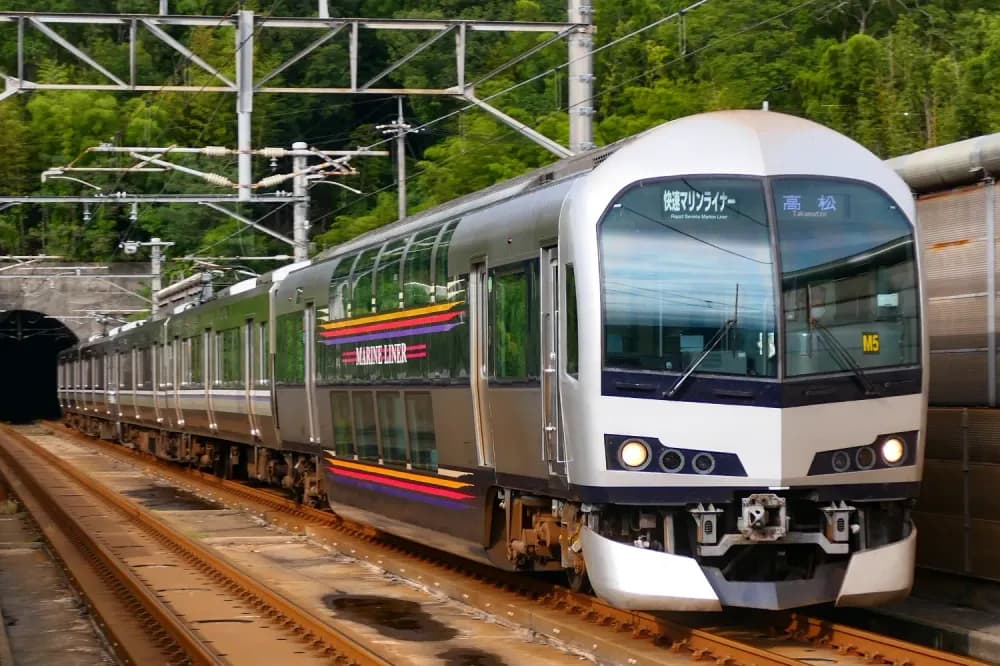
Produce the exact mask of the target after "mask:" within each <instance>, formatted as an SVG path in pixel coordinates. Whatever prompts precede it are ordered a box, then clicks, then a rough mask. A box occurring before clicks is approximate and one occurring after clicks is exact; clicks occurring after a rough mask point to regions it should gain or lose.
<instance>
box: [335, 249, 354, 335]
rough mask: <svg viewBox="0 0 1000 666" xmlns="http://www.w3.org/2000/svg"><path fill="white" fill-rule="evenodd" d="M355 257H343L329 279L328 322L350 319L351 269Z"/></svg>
mask: <svg viewBox="0 0 1000 666" xmlns="http://www.w3.org/2000/svg"><path fill="white" fill-rule="evenodd" d="M355 259H357V257H356V256H350V257H343V258H342V259H341V260H340V263H338V264H337V268H336V269H335V270H334V271H333V276H331V277H330V313H329V316H330V321H337V320H338V319H345V318H347V317H350V316H351V315H350V309H351V267H352V266H353V265H354V261H355Z"/></svg>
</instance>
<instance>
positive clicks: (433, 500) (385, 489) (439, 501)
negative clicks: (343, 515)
mask: <svg viewBox="0 0 1000 666" xmlns="http://www.w3.org/2000/svg"><path fill="white" fill-rule="evenodd" d="M326 474H327V483H329V484H333V485H334V490H333V493H331V495H332V500H333V501H334V502H339V501H340V498H339V497H338V495H339V493H337V490H336V487H337V486H354V487H355V488H364V489H365V490H370V491H372V492H376V493H380V494H388V495H394V496H396V497H399V498H401V499H405V500H407V501H409V502H412V501H414V500H416V501H418V502H423V503H425V504H433V505H434V506H439V507H442V508H444V509H454V510H457V511H465V510H468V509H471V508H473V507H472V506H471V505H469V504H466V503H463V502H456V501H454V500H450V499H447V498H444V497H432V496H430V495H424V494H423V493H415V492H412V491H409V490H406V489H404V488H396V487H394V486H383V485H379V484H377V483H370V482H368V481H362V480H361V479H352V478H350V477H346V476H335V475H332V474H330V473H329V472H327V473H326ZM355 498H356V495H353V494H352V499H355ZM344 503H345V504H352V505H353V503H352V502H344Z"/></svg>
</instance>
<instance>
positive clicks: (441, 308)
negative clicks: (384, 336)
mask: <svg viewBox="0 0 1000 666" xmlns="http://www.w3.org/2000/svg"><path fill="white" fill-rule="evenodd" d="M462 302H463V301H458V302H456V303H439V304H437V305H426V306H423V307H419V308H410V309H409V310H399V311H398V312H387V313H385V314H377V315H371V316H368V317H361V318H359V319H346V320H343V321H336V322H332V323H329V324H323V325H322V326H321V327H320V328H322V329H324V330H327V331H332V330H336V329H338V328H352V327H354V326H365V325H367V324H373V323H375V322H380V321H390V320H392V319H403V318H405V317H416V316H419V315H426V314H434V313H436V312H446V311H448V310H450V309H451V308H453V307H455V306H456V305H461V304H462Z"/></svg>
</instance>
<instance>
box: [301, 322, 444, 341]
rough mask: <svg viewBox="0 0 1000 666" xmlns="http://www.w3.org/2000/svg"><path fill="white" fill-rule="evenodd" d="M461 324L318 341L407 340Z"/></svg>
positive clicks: (440, 331)
mask: <svg viewBox="0 0 1000 666" xmlns="http://www.w3.org/2000/svg"><path fill="white" fill-rule="evenodd" d="M460 323H461V322H456V323H454V324H438V325H436V326H421V327H420V328H409V329H404V330H400V331H387V332H385V333H369V334H367V335H354V336H351V337H349V338H336V339H334V340H320V342H322V343H323V344H324V345H343V344H347V343H350V342H368V341H370V340H386V339H389V338H408V337H412V336H414V335H426V334H428V333H443V332H444V331H450V330H451V329H453V328H455V327H456V326H458V325H459V324H460Z"/></svg>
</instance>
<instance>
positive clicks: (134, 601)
mask: <svg viewBox="0 0 1000 666" xmlns="http://www.w3.org/2000/svg"><path fill="white" fill-rule="evenodd" d="M0 435H2V437H3V438H4V439H6V440H7V441H8V442H11V441H12V442H15V443H16V444H17V445H21V446H28V447H30V450H33V449H34V448H35V445H33V444H31V443H30V441H29V442H28V444H27V445H25V442H24V440H23V438H22V436H21V435H20V434H19V433H16V432H14V431H12V430H10V429H9V428H8V427H6V426H0ZM0 460H2V464H3V466H4V467H5V468H7V470H9V471H11V472H13V473H12V474H8V473H6V471H7V470H5V474H4V476H5V477H7V480H8V483H9V484H10V485H11V486H12V487H13V488H14V490H15V492H16V493H17V495H18V497H19V498H20V499H21V501H22V502H24V504H25V506H26V507H27V508H28V509H29V512H30V513H31V515H32V516H33V517H34V518H35V520H36V522H37V523H38V524H39V526H40V527H41V528H42V530H43V532H45V533H46V536H47V537H48V540H49V543H50V544H51V545H52V547H53V549H54V550H55V551H56V553H57V554H58V555H59V557H60V559H61V560H62V561H63V563H64V564H65V565H66V566H67V569H68V571H69V572H70V575H71V576H72V578H73V580H74V581H75V582H76V584H77V585H78V587H79V588H80V590H81V592H83V593H84V595H85V596H86V598H87V600H88V602H89V603H90V604H91V608H92V610H93V611H94V612H95V614H97V616H98V617H99V618H100V625H101V628H102V630H104V631H105V632H106V633H107V634H109V637H110V638H111V640H110V641H109V643H110V644H111V647H112V649H114V650H115V651H116V652H117V653H118V655H119V657H122V658H124V659H125V660H126V662H127V663H142V660H143V658H144V657H143V655H147V657H145V658H148V654H149V652H150V646H151V644H152V643H155V642H156V641H155V640H153V638H151V637H147V636H144V635H143V632H141V631H135V627H134V626H133V627H123V626H121V623H120V622H119V621H116V620H118V619H121V618H122V617H123V616H128V615H129V613H128V612H126V613H122V610H121V609H120V608H115V607H114V602H115V601H119V602H121V603H124V605H125V606H127V607H130V608H129V610H130V611H131V614H133V615H135V614H136V613H139V612H140V607H141V612H144V613H145V614H147V615H148V616H149V617H150V618H152V619H153V621H154V622H155V624H156V625H157V626H158V627H159V628H161V629H162V630H163V631H165V632H166V633H167V634H169V636H170V640H171V641H172V642H173V644H174V646H175V647H176V649H174V650H172V649H171V648H170V646H163V647H161V648H160V649H159V650H154V651H160V652H163V653H165V654H170V653H171V652H177V651H183V653H184V654H185V655H186V656H187V658H188V659H189V660H190V662H191V663H192V664H197V665H201V664H218V663H220V662H219V659H218V657H217V656H216V655H215V653H214V652H212V651H211V650H209V648H208V647H207V646H206V645H205V644H204V643H202V642H201V640H199V639H198V637H197V636H195V635H194V633H193V632H192V631H191V630H190V628H189V627H187V626H186V625H184V624H183V623H181V622H180V620H179V619H178V618H177V617H176V616H175V615H174V614H173V613H171V612H170V610H169V609H167V607H166V606H165V605H164V604H163V603H162V602H161V601H160V600H159V599H157V598H156V596H155V595H153V594H152V593H151V592H150V591H149V590H148V589H147V588H146V587H145V586H144V585H143V584H142V582H141V581H139V580H138V578H137V577H136V576H135V574H133V573H132V571H130V570H129V569H128V567H126V566H125V564H124V563H122V562H121V561H120V560H119V559H118V558H116V557H115V556H114V555H112V554H111V553H110V552H109V551H108V549H107V548H106V547H105V546H104V545H103V544H100V543H98V542H97V541H96V540H95V539H94V538H93V537H92V536H91V535H90V534H88V533H87V532H86V530H84V529H83V528H82V527H81V526H80V525H79V523H77V521H76V520H74V519H73V518H72V517H71V516H70V515H69V513H68V512H66V510H65V509H63V507H62V506H60V505H59V504H58V503H57V502H55V500H52V499H49V500H48V501H46V499H47V498H49V497H50V493H49V492H47V491H46V489H45V487H44V486H43V485H42V482H41V481H39V480H38V478H37V477H36V476H35V475H34V474H32V473H31V471H30V470H28V468H27V466H26V463H25V461H24V460H23V459H22V458H21V457H19V456H18V455H16V454H15V453H14V452H13V451H11V449H10V447H9V446H0ZM46 518H47V519H48V520H50V521H51V523H50V524H49V523H47V521H46ZM53 525H54V526H56V529H57V530H58V533H53V532H52V526H53ZM46 528H48V529H46ZM60 533H61V534H60ZM60 535H61V536H62V537H65V540H64V539H61V538H60ZM71 544H72V545H71ZM73 547H75V550H76V551H77V552H76V554H74V553H73V552H71V551H69V550H67V548H73ZM80 556H82V557H83V558H84V559H85V560H86V561H88V562H89V564H91V566H92V567H93V568H94V570H95V573H96V574H97V576H99V577H100V578H101V579H103V581H102V582H104V583H105V584H107V583H108V582H112V583H113V582H117V583H119V585H120V586H122V587H123V588H124V590H122V591H124V592H125V594H124V595H122V594H118V595H116V596H117V597H118V599H117V600H116V599H113V598H109V597H108V596H107V595H102V594H101V590H100V589H95V588H94V586H93V580H88V578H89V577H88V576H87V575H86V574H84V573H82V572H80V571H79V566H80V563H81V561H82V560H81V558H80ZM71 563H75V564H76V566H72V567H71V566H70V565H71ZM109 579H110V581H109ZM109 587H110V586H109ZM123 597H127V598H128V599H129V600H131V603H129V602H128V601H125V599H124V598H123ZM136 619H137V621H139V622H140V623H141V622H142V620H141V619H140V618H136ZM145 624H147V625H148V624H150V623H148V622H147V623H145Z"/></svg>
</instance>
